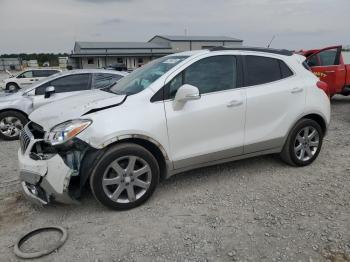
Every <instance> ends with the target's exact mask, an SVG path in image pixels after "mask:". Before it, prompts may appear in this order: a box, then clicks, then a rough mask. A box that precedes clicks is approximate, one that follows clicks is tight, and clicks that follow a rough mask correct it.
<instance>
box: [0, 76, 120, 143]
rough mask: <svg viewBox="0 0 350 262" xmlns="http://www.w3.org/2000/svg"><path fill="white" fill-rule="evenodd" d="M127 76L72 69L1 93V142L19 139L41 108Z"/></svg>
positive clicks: (106, 85)
mask: <svg viewBox="0 0 350 262" xmlns="http://www.w3.org/2000/svg"><path fill="white" fill-rule="evenodd" d="M125 75H127V73H125V72H118V71H110V70H99V69H96V70H95V69H87V70H72V71H66V72H61V73H57V74H54V75H52V76H50V77H48V78H46V79H45V80H43V81H41V82H39V83H37V84H35V85H32V86H30V87H27V88H23V89H21V90H20V91H18V92H15V93H12V92H2V93H0V139H4V140H16V139H18V136H19V132H20V130H21V129H22V128H23V127H24V125H25V124H26V123H27V122H28V115H29V114H30V113H31V112H32V111H33V110H35V109H37V108H39V107H40V106H42V105H45V104H48V103H52V102H54V101H57V100H60V99H62V98H65V97H68V96H72V95H76V94H80V93H82V92H84V91H85V92H86V90H91V89H98V88H106V87H109V86H111V85H113V84H115V83H116V82H117V81H119V80H120V79H121V78H122V77H124V76H125ZM61 109H62V110H63V108H61ZM61 109H60V110H61ZM60 110H59V111H60ZM59 111H56V112H54V113H55V114H59Z"/></svg>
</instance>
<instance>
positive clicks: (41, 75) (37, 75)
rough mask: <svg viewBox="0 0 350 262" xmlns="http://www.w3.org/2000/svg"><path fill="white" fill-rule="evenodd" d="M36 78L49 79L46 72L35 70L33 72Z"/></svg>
mask: <svg viewBox="0 0 350 262" xmlns="http://www.w3.org/2000/svg"><path fill="white" fill-rule="evenodd" d="M33 76H34V77H47V73H46V70H34V71H33Z"/></svg>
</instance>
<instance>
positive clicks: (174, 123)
mask: <svg viewBox="0 0 350 262" xmlns="http://www.w3.org/2000/svg"><path fill="white" fill-rule="evenodd" d="M304 61H305V57H302V56H300V55H297V54H293V53H292V52H289V51H286V50H273V49H261V48H243V47H241V48H232V49H226V48H214V49H212V50H202V51H192V52H184V53H177V54H174V55H170V56H167V57H163V58H159V59H157V60H155V61H153V62H151V63H149V64H147V65H145V66H143V67H142V68H139V69H137V70H135V71H134V72H132V73H131V74H129V75H128V76H126V77H125V78H123V79H121V80H120V81H119V82H118V83H117V84H116V85H114V86H112V87H111V88H108V89H104V90H95V91H92V92H89V93H85V94H82V95H80V96H73V97H69V98H66V99H63V100H60V101H57V102H55V103H52V104H50V105H46V106H43V107H40V108H39V109H37V110H35V111H34V112H33V113H32V114H31V115H30V116H29V118H30V121H32V122H29V123H28V125H26V126H25V128H24V129H23V131H22V133H21V138H20V145H21V148H20V150H19V152H18V158H19V164H20V179H21V181H22V186H23V189H24V192H25V193H26V195H27V196H28V197H29V198H30V199H31V200H33V201H34V202H36V203H41V204H47V203H49V202H50V201H52V200H56V201H61V202H65V203H71V202H76V199H77V198H79V196H80V195H81V192H82V190H83V189H84V188H85V187H84V185H85V184H86V183H87V182H88V183H90V186H91V189H92V193H93V194H94V196H95V198H96V199H97V200H98V201H99V202H100V203H102V204H103V205H105V206H108V207H110V208H114V209H119V210H120V209H130V208H133V207H136V206H138V205H140V204H142V203H144V202H145V201H146V200H147V199H148V198H149V197H150V196H151V195H152V193H153V192H154V190H155V188H156V186H157V184H158V182H159V181H160V180H162V179H164V178H168V177H170V176H172V175H174V174H176V173H180V172H183V171H185V170H190V169H194V168H198V167H203V166H208V165H214V164H218V163H223V162H228V161H233V160H238V159H243V158H248V157H254V156H257V155H264V154H275V153H278V154H280V155H281V157H282V159H283V160H284V161H285V162H287V163H288V164H290V165H293V166H306V165H309V164H311V163H312V162H313V161H314V160H315V159H316V158H317V156H318V154H319V152H320V150H321V147H322V140H323V137H324V135H325V134H326V131H327V128H328V125H329V122H330V101H329V97H328V96H327V95H326V92H325V89H326V88H327V85H326V84H325V83H323V82H320V81H319V79H318V78H317V77H316V76H314V75H313V74H312V73H311V72H310V71H308V70H307V69H306V68H305V67H304V66H303V62H304ZM194 186H195V185H194ZM237 186H238V185H237Z"/></svg>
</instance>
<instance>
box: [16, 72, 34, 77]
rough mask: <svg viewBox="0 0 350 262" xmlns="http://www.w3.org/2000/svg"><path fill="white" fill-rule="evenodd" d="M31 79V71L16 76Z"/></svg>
mask: <svg viewBox="0 0 350 262" xmlns="http://www.w3.org/2000/svg"><path fill="white" fill-rule="evenodd" d="M32 77H33V71H27V72H24V73H22V74H20V75H19V76H18V78H32Z"/></svg>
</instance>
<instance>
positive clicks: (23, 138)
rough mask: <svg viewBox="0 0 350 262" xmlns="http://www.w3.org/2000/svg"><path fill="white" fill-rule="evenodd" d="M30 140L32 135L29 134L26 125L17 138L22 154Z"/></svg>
mask: <svg viewBox="0 0 350 262" xmlns="http://www.w3.org/2000/svg"><path fill="white" fill-rule="evenodd" d="M32 138H33V135H32V133H31V132H30V130H29V128H28V125H26V126H25V127H24V128H23V129H22V131H21V133H20V136H19V142H20V147H21V151H22V154H24V153H25V152H26V150H27V148H28V146H29V144H30V141H31V139H32Z"/></svg>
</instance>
